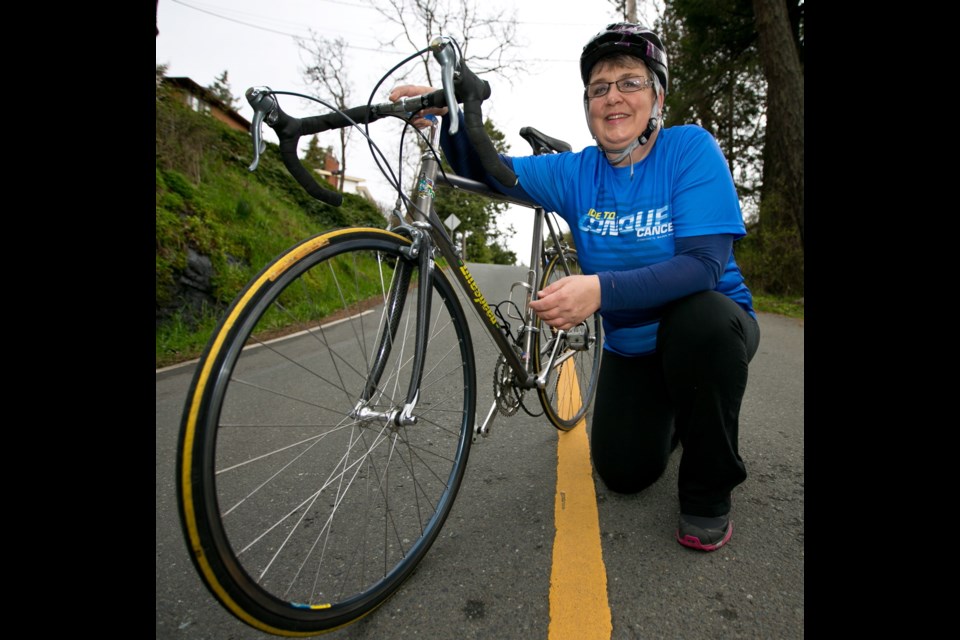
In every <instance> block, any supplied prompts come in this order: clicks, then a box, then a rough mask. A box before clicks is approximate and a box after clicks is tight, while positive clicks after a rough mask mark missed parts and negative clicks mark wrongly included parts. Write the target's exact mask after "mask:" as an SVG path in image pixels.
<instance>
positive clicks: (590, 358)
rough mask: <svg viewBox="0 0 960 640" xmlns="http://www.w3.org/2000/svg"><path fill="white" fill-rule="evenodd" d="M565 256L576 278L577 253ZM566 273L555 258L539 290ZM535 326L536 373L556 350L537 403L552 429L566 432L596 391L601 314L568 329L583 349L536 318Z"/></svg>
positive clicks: (562, 265)
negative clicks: (575, 346)
mask: <svg viewBox="0 0 960 640" xmlns="http://www.w3.org/2000/svg"><path fill="white" fill-rule="evenodd" d="M565 257H566V261H565V262H566V265H567V270H569V275H579V274H580V273H581V271H580V264H579V262H577V257H576V254H575V253H574V252H568V253H566V254H565ZM567 270H565V269H564V261H562V260H561V259H560V256H555V257H554V258H553V259H552V260H551V261H550V262H549V264H548V265H547V268H546V269H545V270H544V272H543V281H542V282H541V285H540V288H541V289H545V288H546V287H547V286H548V285H549V284H550V283H552V282H554V281H556V280H559V279H560V278H563V277H565V276H567V275H568V273H567ZM536 327H537V332H536V336H537V338H536V348H535V349H534V362H535V365H536V369H537V371H542V370H543V368H544V367H546V366H547V364H548V363H549V362H550V358H551V355H552V354H554V349H555V347H556V351H555V353H556V355H555V357H554V361H553V362H554V364H553V366H551V368H550V371H549V372H548V373H547V379H546V384H545V385H544V386H543V388H542V389H537V393H538V394H539V396H540V404H541V405H542V406H543V411H544V414H545V415H546V416H547V418H548V419H549V420H550V422H551V424H553V426H555V427H556V428H557V429H561V430H563V431H568V430H570V429H572V428H574V427H575V426H577V424H578V423H579V422H580V421H581V420H582V419H583V417H584V416H585V415H586V412H587V408H588V407H589V406H590V402H591V401H592V400H593V395H594V393H595V392H596V388H597V376H598V375H599V373H600V350H601V348H602V347H603V338H602V331H601V324H600V314H599V313H595V314H593V316H591V317H590V318H587V320H586V321H585V322H583V323H581V324H580V325H579V326H577V327H574V328H572V329H571V330H570V334H572V335H571V338H575V339H577V340H582V341H583V343H584V345H585V348H572V347H571V345H574V344H576V342H575V340H570V339H568V338H567V337H560V338H558V332H557V331H556V330H555V329H553V328H552V327H550V325H548V324H547V323H546V322H542V321H541V320H540V318H539V317H538V318H537V320H536ZM558 342H559V344H558Z"/></svg>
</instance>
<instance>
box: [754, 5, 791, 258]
mask: <svg viewBox="0 0 960 640" xmlns="http://www.w3.org/2000/svg"><path fill="white" fill-rule="evenodd" d="M753 12H754V17H755V19H756V27H757V35H758V38H759V44H760V59H761V61H762V64H763V71H764V75H765V76H766V79H767V124H766V143H765V145H764V162H763V188H762V199H761V217H760V224H761V227H763V228H783V227H785V226H788V225H793V226H795V228H796V230H797V232H798V234H799V238H800V248H801V251H802V249H803V69H802V68H801V66H800V56H799V54H798V52H797V46H796V44H795V43H794V39H793V34H792V31H791V29H790V18H789V15H788V13H787V2H786V0H753ZM764 202H766V203H767V204H768V206H767V207H764V206H763V204H764Z"/></svg>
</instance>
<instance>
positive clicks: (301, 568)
mask: <svg viewBox="0 0 960 640" xmlns="http://www.w3.org/2000/svg"><path fill="white" fill-rule="evenodd" d="M431 53H432V54H433V57H434V58H435V59H436V60H437V61H438V62H439V63H440V66H441V72H442V79H443V89H441V90H438V91H435V92H433V93H430V94H428V95H425V96H420V97H417V98H406V99H403V100H401V101H399V102H397V103H382V104H371V103H370V102H368V103H367V104H366V105H364V106H361V107H356V108H352V109H348V110H346V111H337V110H334V111H331V112H330V113H327V114H325V115H322V116H311V117H307V118H303V119H299V118H294V117H292V116H290V115H289V114H287V113H285V112H284V111H283V110H282V109H280V107H279V102H278V96H279V95H282V93H283V92H275V91H272V90H270V89H269V88H266V87H259V88H251V89H249V90H248V91H247V93H246V96H247V99H248V101H249V102H250V104H251V106H252V107H253V108H254V111H255V116H254V119H253V126H252V128H251V133H252V136H253V144H254V162H253V164H252V165H251V170H253V169H254V168H255V167H256V166H257V164H258V162H259V158H260V154H261V153H263V151H264V150H265V145H264V142H263V139H262V125H263V123H267V124H268V125H269V126H271V127H272V128H273V129H274V130H275V131H276V133H277V136H278V139H279V141H280V143H279V148H280V152H281V156H282V158H283V162H284V164H285V166H286V167H287V169H288V170H289V171H290V172H291V173H292V174H293V175H294V177H296V179H297V180H298V181H299V182H300V184H301V185H302V186H303V187H304V188H305V189H306V190H307V191H308V192H309V193H311V194H312V195H313V196H314V197H316V198H318V199H320V200H323V201H325V202H329V203H331V204H334V205H339V204H340V200H341V199H342V195H341V194H339V193H337V192H334V191H329V190H327V189H325V188H323V187H321V186H319V184H318V183H317V182H316V181H315V180H314V178H313V177H312V176H311V175H310V173H309V172H308V171H307V170H306V169H305V168H304V166H303V165H302V164H301V163H300V161H299V158H298V156H297V144H298V141H299V139H300V138H301V137H302V136H304V135H312V134H314V133H318V132H321V131H325V130H329V129H336V128H341V127H346V126H356V127H359V126H360V125H361V124H362V125H364V127H365V129H364V130H365V131H366V130H368V125H369V124H370V123H372V122H374V121H376V120H378V119H381V118H384V117H387V116H395V117H399V118H402V119H405V120H409V118H410V117H411V116H412V115H413V114H414V113H416V112H419V111H420V110H421V109H427V108H430V107H436V106H447V107H448V108H449V109H450V111H449V113H450V114H456V113H457V105H458V104H461V103H462V104H463V113H464V125H465V126H464V128H465V129H466V132H467V135H469V136H470V140H471V141H472V142H473V144H474V146H475V147H476V149H477V150H478V153H479V154H480V156H481V158H483V161H484V166H485V167H486V169H487V171H489V172H490V173H491V174H492V175H494V176H495V177H497V179H498V180H499V181H500V182H501V183H502V184H506V185H510V184H514V183H515V182H516V178H515V176H513V174H512V172H510V171H509V168H508V167H507V166H506V165H504V164H503V163H502V162H501V161H500V160H499V158H498V157H497V154H496V151H495V148H494V146H493V143H492V142H491V141H490V139H489V137H488V136H487V135H486V133H485V131H484V129H483V120H482V113H481V110H480V105H481V102H482V101H483V100H484V99H486V98H488V97H489V94H490V88H489V84H488V83H486V82H485V81H482V80H480V79H479V78H478V77H477V76H476V75H475V74H473V73H472V72H471V71H470V69H469V68H468V67H467V66H466V64H464V63H463V60H462V56H461V54H460V52H459V49H458V46H457V44H456V42H455V41H453V40H452V39H449V38H437V39H435V40H434V41H433V42H431V44H430V46H429V47H427V48H426V49H424V50H423V51H420V52H418V53H417V54H415V55H416V56H420V55H430V54H431ZM413 57H414V56H411V57H410V58H408V59H407V60H411V59H413ZM398 66H399V65H398ZM385 78H386V76H385ZM381 82H383V80H381ZM293 95H296V94H293ZM371 95H373V94H371ZM447 119H448V120H449V121H450V125H449V126H450V131H451V133H452V134H454V135H459V134H460V133H459V132H458V131H457V129H459V127H458V126H457V125H458V121H457V119H456V117H450V118H447ZM441 126H443V125H442V124H441V123H440V122H439V121H434V123H433V124H431V125H430V126H429V128H428V129H427V134H426V135H424V134H421V135H424V137H425V140H426V144H425V145H424V146H425V149H426V151H424V152H423V154H422V157H421V163H420V170H419V173H418V179H417V181H416V188H415V194H414V196H415V197H414V198H408V197H406V196H404V195H403V190H402V189H401V188H400V187H399V184H397V185H395V186H396V187H397V190H398V193H399V194H400V195H399V198H400V200H398V202H403V203H404V204H405V205H406V211H405V213H404V215H403V216H400V215H399V212H400V211H401V210H402V209H400V207H398V210H397V211H396V212H394V216H393V217H392V221H391V223H390V225H389V228H386V229H377V228H356V227H354V228H345V229H339V230H335V231H329V232H326V233H321V234H319V235H316V236H314V237H311V238H309V239H306V240H304V241H302V242H300V243H298V244H296V245H295V246H293V247H292V248H290V249H289V250H287V251H286V252H284V253H283V254H282V255H280V256H279V257H278V258H276V259H275V260H274V261H273V262H272V263H271V264H269V265H268V266H266V267H265V268H264V269H263V270H262V271H261V272H260V273H259V274H258V275H257V276H255V277H254V278H253V279H252V280H251V281H250V283H249V284H248V285H247V286H246V287H245V288H244V289H243V291H242V292H241V293H240V294H239V295H238V296H237V298H236V299H235V300H234V301H233V303H232V304H231V306H230V307H229V309H228V310H227V311H226V313H225V315H224V316H223V318H222V320H221V321H220V324H219V325H218V328H217V329H216V330H215V331H214V333H213V335H212V336H211V338H210V341H209V343H208V345H207V347H206V349H205V352H204V354H203V356H202V358H201V359H200V361H199V363H198V365H197V369H196V373H195V375H194V378H193V381H192V384H191V387H190V390H189V393H188V397H187V400H186V404H185V407H184V414H183V419H182V424H181V431H180V438H179V442H178V452H177V454H178V459H177V487H178V504H179V510H180V518H181V523H182V528H183V532H184V535H185V538H186V541H187V546H188V549H189V552H190V557H191V559H192V561H193V563H194V565H195V567H196V569H197V570H198V572H199V574H200V576H201V578H202V580H203V582H204V584H205V585H206V587H207V588H208V589H209V590H210V592H211V593H212V594H213V595H214V596H215V597H216V599H217V600H218V601H219V602H220V603H221V604H222V605H223V606H224V607H225V608H226V609H227V610H228V611H229V612H230V613H232V614H233V615H235V616H236V617H238V618H239V619H240V620H242V621H244V622H246V623H247V624H249V625H251V626H253V627H255V628H257V629H260V630H262V631H266V632H268V633H272V634H276V635H284V636H305V635H316V634H319V633H323V632H326V631H330V630H333V629H336V628H339V627H342V626H344V625H347V624H349V623H352V622H354V621H356V620H358V619H359V618H361V617H362V616H364V615H366V614H368V613H370V612H371V611H373V610H374V609H375V608H377V607H378V606H379V605H381V604H382V603H383V602H384V601H385V600H386V599H387V598H388V597H389V596H390V595H392V594H393V593H394V592H395V591H396V590H397V589H398V588H399V586H400V585H401V583H403V582H404V580H406V579H407V578H408V577H409V576H410V575H411V574H412V572H413V571H414V569H415V568H416V566H417V564H418V563H419V562H420V561H421V560H422V559H423V557H424V555H425V554H426V553H427V551H428V549H429V548H430V546H431V545H432V544H433V542H434V541H435V540H436V538H437V535H438V533H439V532H440V529H441V527H442V526H443V524H444V521H445V520H446V518H447V515H448V514H449V512H450V509H451V507H452V505H453V502H454V499H455V498H456V495H457V492H458V490H459V488H460V485H461V481H462V479H463V476H464V471H465V469H466V465H467V459H468V456H469V453H470V447H471V444H472V443H474V442H475V441H476V440H477V439H478V438H482V437H484V436H487V435H488V434H489V432H490V427H491V424H492V422H493V420H494V418H495V417H496V416H497V415H499V414H503V415H513V414H515V413H516V412H517V411H518V410H519V409H520V408H523V409H524V410H525V411H527V412H528V413H531V415H540V414H533V413H532V411H531V409H530V407H529V406H528V404H530V400H529V397H525V396H526V393H527V392H530V394H531V396H532V394H533V393H534V392H535V393H536V397H537V399H538V402H539V405H540V408H542V412H543V415H545V416H546V418H547V420H548V421H549V422H550V423H551V424H553V425H554V426H555V427H556V428H558V429H561V430H569V429H572V428H574V427H575V426H576V425H577V424H579V423H580V422H581V421H582V420H583V418H584V415H585V413H586V411H587V407H588V405H589V403H590V402H591V400H592V398H593V395H594V391H595V387H596V381H597V375H598V373H599V366H600V351H601V347H602V342H603V338H602V332H601V323H600V317H599V315H598V314H594V315H593V316H591V317H590V318H588V319H587V320H586V321H584V322H582V323H580V325H578V326H576V327H573V328H571V329H570V330H568V331H563V330H555V329H553V328H551V327H550V326H549V325H548V324H546V323H544V322H541V321H540V319H539V318H538V317H537V316H536V314H535V313H534V312H533V311H532V310H531V309H530V308H529V306H528V305H529V302H530V300H532V299H535V298H536V294H537V291H539V290H541V289H542V288H543V287H545V286H547V284H549V283H550V282H553V281H554V280H557V279H559V278H562V277H564V276H567V275H571V274H577V273H580V269H579V263H578V261H577V255H576V251H575V249H574V248H572V247H570V246H568V245H567V244H566V243H565V241H564V238H563V235H562V233H561V232H560V227H559V225H558V223H557V222H556V220H555V219H554V217H553V214H548V213H546V212H545V211H544V209H543V208H541V207H539V206H537V205H536V204H535V203H532V202H526V201H523V200H522V199H512V198H507V197H505V196H502V195H500V194H499V193H498V192H496V191H493V190H491V189H490V188H489V187H488V186H487V185H486V184H483V183H480V182H476V181H473V180H469V179H466V178H463V177H460V176H456V175H453V174H452V173H448V172H446V171H444V170H443V169H442V166H441V163H440V159H439V155H438V152H437V149H438V148H439V140H440V127H441ZM521 134H522V136H523V137H524V139H525V140H526V141H528V142H529V143H530V144H531V146H532V148H533V152H534V153H536V154H540V153H554V152H560V151H568V150H570V147H569V145H567V144H566V143H564V142H562V141H560V140H556V139H553V138H550V137H549V136H545V135H543V134H542V133H540V132H539V131H537V130H536V129H533V128H530V127H525V128H524V129H522V130H521ZM368 139H369V138H368ZM441 185H446V187H447V188H453V189H462V190H463V191H467V192H470V193H476V194H481V195H483V196H486V197H490V198H500V199H502V200H505V201H507V202H513V203H515V204H519V205H522V206H526V207H530V208H532V209H533V210H534V218H533V219H534V223H533V225H534V233H533V243H532V247H531V260H530V268H529V271H528V272H527V275H526V280H525V281H522V282H517V283H515V284H514V285H513V287H512V288H511V290H510V294H509V298H508V299H507V300H505V301H504V302H501V303H498V304H491V303H489V302H488V300H490V298H489V297H488V296H487V295H486V293H485V292H483V291H481V290H480V288H479V286H478V285H477V282H476V281H475V280H474V278H473V276H472V275H471V273H470V271H469V269H468V268H467V265H466V264H465V263H464V261H463V260H462V259H461V257H460V254H459V252H458V250H457V247H456V246H455V244H454V242H453V241H452V240H451V238H450V236H449V234H448V233H447V231H446V229H445V228H444V225H443V224H442V222H441V221H440V219H439V216H438V214H437V211H436V209H435V207H434V197H435V195H436V192H435V188H438V187H440V186H441ZM458 289H459V292H460V293H459V294H458V292H457V291H458ZM460 296H462V297H463V299H464V300H465V301H466V305H467V306H468V307H471V306H472V307H473V309H474V310H475V311H476V313H477V314H478V317H479V318H480V323H481V325H482V327H483V330H484V331H485V332H486V333H488V334H489V336H490V338H491V339H492V342H493V344H494V345H495V348H496V349H497V350H498V351H499V357H498V359H497V362H496V365H495V367H494V379H493V387H494V393H493V396H494V400H493V403H492V406H491V407H490V409H489V411H488V412H487V413H486V415H485V416H484V417H483V419H482V420H479V419H478V418H479V416H478V415H477V413H476V410H477V407H476V403H477V387H478V380H477V374H476V370H475V369H476V367H475V360H474V348H473V341H472V339H471V332H470V328H469V326H468V322H467V315H466V313H465V311H464V306H463V303H462V302H461V299H460ZM514 298H517V300H516V301H515V300H514ZM525 403H526V404H525Z"/></svg>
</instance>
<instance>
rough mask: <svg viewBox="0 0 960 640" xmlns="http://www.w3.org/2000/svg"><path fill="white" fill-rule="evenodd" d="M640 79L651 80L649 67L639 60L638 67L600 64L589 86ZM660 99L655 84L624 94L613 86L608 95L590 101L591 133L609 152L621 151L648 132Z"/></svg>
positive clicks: (595, 69)
mask: <svg viewBox="0 0 960 640" xmlns="http://www.w3.org/2000/svg"><path fill="white" fill-rule="evenodd" d="M638 76H639V77H643V78H651V77H652V74H651V72H650V71H649V70H648V69H647V66H646V65H645V64H643V62H641V61H640V60H637V61H636V63H631V62H622V61H616V62H614V61H604V60H601V61H600V62H598V63H597V64H596V65H595V66H594V67H593V70H592V71H591V72H590V82H589V83H588V84H594V83H597V82H615V81H617V80H623V79H624V78H633V77H638ZM658 99H659V97H658V96H657V94H656V93H655V91H654V88H653V85H652V84H651V85H650V86H649V87H647V88H645V89H641V90H640V91H635V92H633V93H621V92H620V89H619V88H618V87H617V85H616V84H612V85H610V88H609V90H608V91H607V93H606V95H604V96H600V97H599V98H589V99H588V102H587V109H588V110H587V113H588V114H589V118H590V129H591V130H592V132H593V135H594V136H596V138H597V142H599V143H600V146H601V147H603V148H604V149H607V150H613V149H622V148H624V147H626V146H627V145H628V144H630V143H631V142H632V141H633V140H636V139H637V138H638V137H640V134H641V133H643V131H644V130H645V129H646V128H647V123H648V122H649V121H650V116H651V114H652V113H653V105H654V104H656V102H657V100H658ZM661 107H662V105H661Z"/></svg>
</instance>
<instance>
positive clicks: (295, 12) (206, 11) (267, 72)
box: [156, 0, 654, 262]
mask: <svg viewBox="0 0 960 640" xmlns="http://www.w3.org/2000/svg"><path fill="white" fill-rule="evenodd" d="M468 2H473V3H475V5H476V6H477V10H478V11H479V12H480V13H482V14H485V15H488V14H489V13H490V12H491V11H492V9H493V8H504V9H506V10H507V15H510V13H511V12H512V11H513V10H516V22H517V30H516V42H517V43H518V44H519V45H520V46H518V47H517V48H516V49H515V50H514V53H515V55H516V56H517V57H520V58H522V59H523V60H524V61H525V65H526V67H527V69H526V72H525V73H521V74H519V75H518V76H516V78H515V79H514V81H513V83H512V84H511V83H510V82H507V81H506V80H502V79H499V78H497V77H496V76H489V75H488V76H484V79H486V80H488V81H489V82H490V84H491V89H492V95H491V98H490V100H488V101H487V102H485V103H484V107H483V109H484V115H485V116H489V117H490V118H491V119H492V120H493V122H494V125H495V126H496V127H497V128H498V129H499V130H501V131H502V132H503V133H504V134H506V136H507V142H508V143H509V145H510V152H511V153H513V154H515V155H525V154H527V153H529V151H530V149H529V145H528V144H527V143H526V142H525V141H524V140H523V139H522V138H521V137H520V136H519V130H520V128H521V127H523V126H532V127H535V128H537V129H539V130H541V131H543V132H544V133H546V134H548V135H552V136H554V137H557V138H561V139H563V140H565V141H567V142H569V143H570V144H571V146H572V147H573V148H574V150H580V149H582V148H584V147H585V146H589V145H591V144H593V141H592V139H591V138H590V136H589V133H588V132H587V127H586V122H585V120H584V115H583V107H582V104H581V102H580V101H581V95H582V90H583V89H582V84H581V81H580V77H579V71H578V67H577V60H578V58H579V55H580V50H581V49H582V47H583V45H584V44H585V43H586V42H587V40H589V39H590V37H591V36H593V35H594V34H595V33H597V32H598V31H600V30H601V29H602V28H603V27H604V26H605V25H606V24H608V23H609V22H612V21H615V20H616V14H615V13H614V11H613V7H612V5H611V4H610V2H609V1H608V0H513V1H506V0H479V1H475V0H468ZM370 4H371V3H370V2H367V1H365V0H270V1H269V2H264V1H262V0H260V1H253V0H159V5H158V10H157V26H158V28H159V30H160V34H159V36H157V38H156V62H157V64H167V65H169V68H168V70H167V75H170V76H187V77H189V78H191V79H193V80H194V81H195V82H197V83H198V84H200V85H203V86H207V85H210V84H212V83H213V82H214V80H215V79H216V78H217V76H219V75H220V74H221V73H222V72H223V71H227V72H228V80H229V84H230V88H231V89H232V91H233V93H234V95H235V96H236V97H238V98H240V97H242V96H243V93H244V91H245V90H246V89H247V88H248V87H251V86H263V85H266V86H269V87H271V88H273V89H274V90H278V91H281V90H282V91H295V92H304V93H312V91H310V90H309V89H308V87H307V86H306V84H305V81H304V78H303V68H304V66H305V60H306V59H305V57H304V55H303V52H302V50H301V48H300V47H299V46H298V44H297V38H309V37H310V34H311V30H312V32H313V33H315V34H317V35H318V36H321V37H324V38H327V39H331V40H332V39H335V38H338V37H342V38H344V39H346V40H347V41H348V44H349V53H348V65H349V67H350V76H349V77H350V80H351V82H352V85H353V96H355V99H354V102H355V103H356V104H362V103H365V102H366V100H367V98H368V97H369V96H370V91H371V90H372V89H373V87H374V86H375V85H376V83H377V82H378V81H379V80H380V79H381V77H382V76H383V75H384V74H385V73H386V72H387V71H388V70H390V69H391V68H392V67H393V66H394V65H396V64H397V63H399V62H400V61H401V60H403V59H404V58H405V57H406V56H408V55H410V54H411V53H414V50H413V48H412V47H410V46H409V45H406V46H404V44H403V41H402V40H398V41H397V45H396V46H395V47H393V48H391V47H385V46H383V45H382V44H381V42H383V41H387V40H389V39H390V37H391V36H393V35H396V34H399V33H400V30H399V27H398V26H397V25H395V24H391V23H389V22H388V21H386V20H385V19H384V18H383V16H381V15H380V14H379V13H378V12H377V11H376V10H374V9H372V8H370ZM456 4H460V2H459V0H456ZM638 4H640V5H641V8H640V9H638V11H639V12H640V15H641V16H643V8H642V5H643V4H644V3H642V2H641V3H638ZM650 11H652V9H651V10H650ZM653 17H654V16H653V15H652V14H651V16H650V20H649V22H652V21H653ZM448 35H451V36H453V37H454V38H456V37H457V35H458V34H455V33H450V34H448ZM426 44H427V43H426V42H424V43H423V44H422V45H421V46H426ZM437 68H438V67H437ZM396 84H398V82H395V81H392V80H389V79H388V80H387V81H385V82H384V84H383V85H382V86H381V89H380V90H379V92H378V95H376V96H375V97H374V101H382V100H386V97H387V93H389V90H390V89H391V88H393V87H394V86H395V85H396ZM281 104H283V106H284V109H285V110H286V111H288V112H290V113H291V114H292V115H295V116H308V115H317V114H320V113H325V112H326V111H327V109H325V108H323V107H322V106H321V105H316V106H315V107H310V109H312V110H310V111H307V110H305V111H303V112H298V111H297V110H296V109H295V108H289V107H290V103H287V102H282V103H281ZM238 111H239V112H240V113H241V114H242V115H244V116H245V117H246V118H247V119H248V120H252V118H253V110H252V109H251V108H250V107H249V105H247V104H246V101H245V100H244V101H243V102H242V103H241V104H240V106H239V107H238ZM379 124H380V123H374V124H373V125H371V133H372V134H374V136H375V135H376V133H377V131H378V129H377V125H379ZM390 130H392V129H383V131H384V132H386V131H390ZM265 135H272V132H265ZM271 139H272V140H274V141H275V140H276V138H275V137H274V138H271ZM375 139H376V137H375ZM320 141H321V144H322V145H323V146H327V145H330V146H333V147H334V149H338V148H339V141H338V138H337V137H336V133H334V132H327V133H325V134H322V135H321V138H320ZM385 142H386V141H385ZM304 145H305V141H304V143H303V144H302V145H301V146H302V147H303V146H304ZM387 148H391V149H392V148H395V147H393V146H390V147H387ZM251 156H252V149H251ZM388 157H390V156H388ZM347 173H348V175H352V176H357V177H359V178H363V179H365V180H366V185H367V187H368V188H369V189H370V190H371V191H372V192H373V194H374V196H375V197H376V198H377V200H378V201H380V202H382V203H389V204H392V203H393V202H394V200H395V199H396V194H395V192H392V191H391V188H390V186H389V184H388V183H387V181H386V180H385V179H383V178H382V177H381V175H380V172H379V170H378V169H377V167H376V165H375V164H374V162H373V160H372V158H371V154H370V152H369V150H368V148H367V147H366V145H365V144H364V143H363V139H362V137H360V136H358V135H356V134H355V135H353V136H352V138H351V149H350V150H349V151H348V156H347ZM523 212H524V210H523V209H519V208H517V209H511V211H510V212H508V213H507V214H505V216H507V217H508V219H509V221H510V222H512V223H513V226H514V228H515V229H516V231H517V235H516V236H515V238H514V240H513V241H512V242H511V243H510V246H511V248H512V249H513V250H514V251H515V252H516V253H517V256H518V258H520V260H521V261H522V262H526V261H527V260H528V259H529V244H530V235H529V228H528V227H529V226H530V223H529V217H527V216H525V215H524V213H523Z"/></svg>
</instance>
